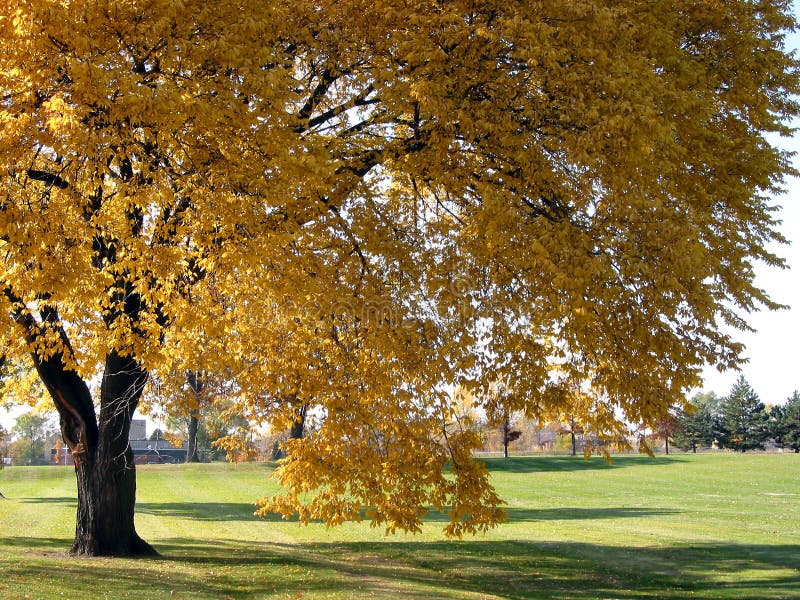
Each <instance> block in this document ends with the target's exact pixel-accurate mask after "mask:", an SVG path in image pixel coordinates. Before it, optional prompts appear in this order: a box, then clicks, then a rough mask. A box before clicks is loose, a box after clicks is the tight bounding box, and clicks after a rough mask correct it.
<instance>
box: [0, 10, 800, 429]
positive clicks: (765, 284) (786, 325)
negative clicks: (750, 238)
mask: <svg viewBox="0 0 800 600" xmlns="http://www.w3.org/2000/svg"><path fill="white" fill-rule="evenodd" d="M794 13H795V15H800V0H795V2H794ZM787 42H788V44H787V45H788V47H789V48H790V49H795V50H798V49H800V34H798V33H795V34H793V35H791V36H789V37H788V39H787ZM798 52H799V53H800V50H798ZM798 128H800V123H798ZM777 143H778V144H779V145H780V146H781V147H783V148H785V149H787V150H791V151H794V152H797V153H798V154H800V131H798V132H797V133H796V134H795V136H794V137H792V138H791V139H780V140H779V141H778V142H777ZM794 164H795V166H796V168H798V170H800V156H796V157H795V158H794ZM775 202H776V204H778V205H780V206H781V210H780V212H779V213H778V214H777V217H778V218H779V219H780V220H782V222H783V223H782V225H781V227H780V231H781V232H782V233H783V235H784V236H785V237H786V238H787V239H788V240H789V241H790V244H789V245H785V246H783V245H781V246H775V247H772V248H771V250H772V251H773V252H775V253H776V254H777V255H779V256H781V257H783V258H784V259H785V260H786V264H787V266H788V267H789V268H788V269H778V268H772V267H769V266H766V265H761V264H757V265H756V266H755V272H756V284H757V285H758V286H759V287H761V288H762V289H765V290H766V291H767V292H768V293H769V295H770V296H771V298H772V299H773V300H774V301H776V302H778V303H780V304H786V305H789V307H790V308H789V309H787V310H780V311H760V312H756V313H752V314H750V315H748V316H747V321H748V322H749V324H750V326H751V327H752V328H753V329H755V330H756V331H754V332H741V331H736V332H731V333H732V334H733V336H734V337H735V339H736V341H739V342H742V343H743V344H744V345H745V347H746V349H745V352H744V356H745V358H747V359H748V363H747V364H745V365H744V366H743V368H742V371H741V373H739V372H734V371H729V372H725V373H719V372H718V371H716V369H714V368H712V367H709V368H707V369H705V371H704V373H703V380H704V383H703V386H702V387H701V388H698V389H696V390H693V391H692V392H690V395H691V394H693V393H696V392H700V391H713V392H715V393H716V394H717V395H719V396H725V395H727V394H728V392H730V390H731V388H732V387H733V384H734V383H735V381H736V379H737V378H738V377H739V375H744V377H745V378H746V379H747V381H748V382H749V383H750V385H751V386H752V387H753V389H754V390H755V392H756V393H757V394H758V395H759V398H760V399H761V401H762V402H764V403H765V404H783V403H784V402H785V401H786V399H787V398H788V397H789V396H791V394H792V393H793V392H794V391H795V390H800V179H798V178H791V179H789V180H788V181H787V182H786V193H785V194H783V195H781V196H779V197H777V198H776V199H775ZM19 412H20V410H19V409H16V410H14V411H13V412H12V413H9V412H8V411H5V410H3V409H2V407H0V425H3V426H4V427H6V428H7V429H8V428H10V427H11V425H12V424H13V422H14V416H15V415H16V414H18V413H19Z"/></svg>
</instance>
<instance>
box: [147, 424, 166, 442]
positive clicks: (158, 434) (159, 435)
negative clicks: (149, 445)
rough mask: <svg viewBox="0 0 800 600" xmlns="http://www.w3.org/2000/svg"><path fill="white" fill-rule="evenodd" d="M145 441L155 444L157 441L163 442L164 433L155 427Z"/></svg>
mask: <svg viewBox="0 0 800 600" xmlns="http://www.w3.org/2000/svg"><path fill="white" fill-rule="evenodd" d="M147 439H148V440H150V441H151V442H157V441H159V440H163V439H164V432H163V431H161V428H160V427H156V428H155V429H154V430H153V433H151V434H150V437H149V438H147Z"/></svg>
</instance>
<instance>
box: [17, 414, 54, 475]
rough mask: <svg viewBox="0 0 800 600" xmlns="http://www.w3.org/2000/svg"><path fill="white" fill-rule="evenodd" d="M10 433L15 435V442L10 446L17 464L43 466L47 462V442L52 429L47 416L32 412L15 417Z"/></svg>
mask: <svg viewBox="0 0 800 600" xmlns="http://www.w3.org/2000/svg"><path fill="white" fill-rule="evenodd" d="M11 431H12V432H13V433H14V434H16V438H17V439H16V441H14V442H13V443H12V445H11V454H12V455H13V456H14V458H15V460H16V462H17V464H21V465H43V464H48V463H49V461H47V460H46V459H45V454H46V452H47V450H48V448H47V440H48V438H49V437H50V436H51V435H52V433H53V429H52V426H51V424H50V419H49V418H48V416H47V415H40V414H36V413H34V412H26V413H22V414H21V415H20V416H18V417H17V420H16V423H15V424H14V427H12V428H11Z"/></svg>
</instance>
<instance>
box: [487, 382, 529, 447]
mask: <svg viewBox="0 0 800 600" xmlns="http://www.w3.org/2000/svg"><path fill="white" fill-rule="evenodd" d="M485 401H486V420H487V422H488V424H489V425H490V426H493V427H497V428H498V429H499V431H500V441H501V442H502V444H503V456H505V457H506V458H508V447H509V446H510V445H511V444H512V443H513V442H515V441H517V440H518V439H519V437H520V436H521V435H522V432H521V431H520V430H519V429H516V427H515V421H516V419H517V417H518V416H519V411H518V410H516V401H517V398H516V396H515V394H514V393H513V391H512V390H511V389H510V388H509V386H508V385H506V384H505V383H504V382H500V381H497V382H494V383H491V384H490V385H489V386H488V389H487V392H486V400H485Z"/></svg>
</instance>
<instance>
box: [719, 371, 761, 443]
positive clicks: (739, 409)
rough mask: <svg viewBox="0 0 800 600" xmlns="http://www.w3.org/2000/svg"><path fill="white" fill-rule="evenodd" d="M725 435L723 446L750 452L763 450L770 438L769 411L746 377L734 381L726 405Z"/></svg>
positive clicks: (722, 439) (723, 431)
mask: <svg viewBox="0 0 800 600" xmlns="http://www.w3.org/2000/svg"><path fill="white" fill-rule="evenodd" d="M721 416H722V420H721V426H722V427H721V435H720V437H719V438H718V439H719V442H720V445H721V446H722V447H723V448H730V449H732V450H736V451H740V452H746V451H747V450H763V449H764V442H765V441H766V440H767V438H768V437H769V428H768V425H769V424H768V419H769V417H768V416H767V412H766V410H765V409H764V404H763V403H762V402H761V401H760V400H759V399H758V394H756V393H755V391H754V390H753V388H752V387H750V384H749V383H747V380H746V379H745V378H744V376H741V377H739V379H738V380H737V381H736V383H735V384H734V386H733V388H732V389H731V393H730V394H729V395H728V397H727V398H726V399H725V403H724V404H723V406H722V415H721Z"/></svg>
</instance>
